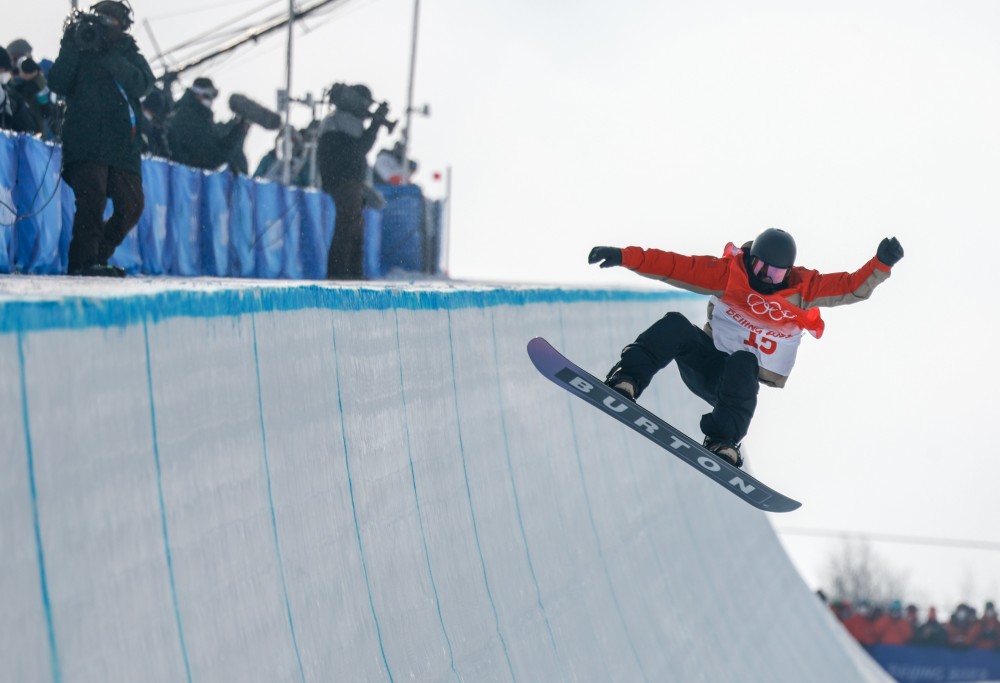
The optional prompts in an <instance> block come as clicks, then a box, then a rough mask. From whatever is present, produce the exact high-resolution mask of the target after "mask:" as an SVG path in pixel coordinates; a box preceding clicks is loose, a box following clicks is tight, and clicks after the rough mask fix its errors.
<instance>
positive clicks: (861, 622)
mask: <svg viewBox="0 0 1000 683" xmlns="http://www.w3.org/2000/svg"><path fill="white" fill-rule="evenodd" d="M869 612H870V610H869V608H868V603H867V602H865V601H864V600H862V601H860V602H859V603H858V606H857V607H852V606H851V604H850V603H849V602H847V603H845V605H844V628H846V629H847V632H848V633H850V634H851V635H852V636H854V639H855V640H856V641H858V642H859V643H861V644H862V645H864V646H866V647H867V646H869V645H874V644H875V634H874V632H873V631H872V622H871V619H869V618H868V615H869Z"/></svg>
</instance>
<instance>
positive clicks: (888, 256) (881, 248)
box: [875, 237, 903, 268]
mask: <svg viewBox="0 0 1000 683" xmlns="http://www.w3.org/2000/svg"><path fill="white" fill-rule="evenodd" d="M875 257H876V258H877V259H878V260H879V261H881V262H882V263H884V264H885V265H887V266H889V267H890V268H892V267H893V266H894V265H896V264H897V263H899V260H900V259H901V258H903V245H902V244H900V243H899V240H897V239H896V238H895V237H892V238H889V237H886V238H885V239H884V240H882V242H880V243H879V245H878V251H876V252H875Z"/></svg>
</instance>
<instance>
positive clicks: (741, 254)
mask: <svg viewBox="0 0 1000 683" xmlns="http://www.w3.org/2000/svg"><path fill="white" fill-rule="evenodd" d="M795 251H796V250H795V241H794V240H793V239H792V236H791V235H790V234H788V233H787V232H785V231H784V230H779V229H777V228H768V229H767V230H765V231H764V232H762V233H760V234H759V235H758V236H757V238H756V239H755V240H753V242H747V243H746V244H744V245H743V246H742V247H737V246H735V245H734V244H732V243H730V244H728V245H726V250H725V253H724V254H723V255H722V257H721V258H716V257H714V256H682V255H681V254H675V253H672V252H668V251H660V250H657V249H642V248H640V247H626V248H624V249H619V248H617V247H594V248H593V249H591V251H590V256H589V258H588V260H589V262H590V263H600V266H601V268H610V267H612V266H624V267H626V268H628V269H630V270H634V271H635V272H637V273H639V274H640V275H643V276H645V277H649V278H652V279H655V280H661V281H663V282H667V283H669V284H671V285H674V286H676V287H680V288H681V289H687V290H690V291H692V292H697V293H699V294H710V295H711V298H710V300H709V304H708V322H707V323H706V325H705V327H704V329H699V328H697V327H695V326H694V325H693V324H692V323H691V322H690V321H688V319H687V318H685V317H684V316H683V315H682V314H680V313H677V312H670V313H667V314H666V315H665V316H664V317H663V318H661V319H660V320H657V321H656V322H655V323H653V325H652V326H650V328H649V329H647V330H646V331H645V332H643V333H642V334H640V335H639V336H638V337H637V338H636V340H635V342H633V343H632V344H629V345H628V346H626V347H625V348H624V349H622V353H621V360H620V361H618V363H616V364H615V365H614V367H612V368H611V370H610V371H609V372H608V375H607V379H606V380H605V383H606V384H607V385H608V386H610V387H611V388H613V389H614V390H615V391H617V392H618V393H620V394H622V395H623V396H625V397H626V398H628V399H630V400H632V401H635V400H636V399H638V398H639V396H640V395H641V394H642V392H643V390H644V389H645V388H646V387H647V386H649V383H650V381H651V380H652V379H653V375H655V374H656V373H657V372H658V371H659V370H662V369H663V368H665V367H666V366H667V365H668V364H669V363H670V361H676V362H677V369H678V370H679V372H680V376H681V379H682V380H683V381H684V384H686V385H687V387H688V388H689V389H690V390H691V391H692V392H693V393H694V394H695V395H697V396H699V397H700V398H702V399H704V400H705V401H707V402H708V403H709V405H711V406H712V407H713V410H712V412H710V413H707V414H705V415H703V416H702V418H701V424H700V426H701V431H702V432H703V433H704V434H705V442H704V444H705V448H707V449H708V450H710V451H712V452H713V453H715V454H716V455H719V456H721V457H724V458H726V459H727V460H729V461H730V462H731V463H733V464H734V465H736V466H737V467H740V466H742V464H743V457H742V455H741V454H740V442H741V441H742V440H743V437H744V436H746V434H747V431H749V429H750V421H751V419H752V418H753V414H754V410H755V409H756V407H757V388H758V383H760V384H766V385H768V386H772V387H783V386H784V385H785V381H786V380H787V379H788V375H789V373H790V372H791V370H792V366H793V365H794V364H795V355H796V353H797V351H798V346H799V342H800V341H801V339H802V334H803V332H806V331H808V332H809V333H810V334H812V335H813V336H815V337H816V338H819V337H820V336H821V335H822V334H823V320H822V319H821V318H820V314H819V310H818V307H821V306H840V305H844V304H850V303H855V302H857V301H862V300H864V299H867V298H868V297H869V296H870V295H871V293H872V290H874V289H875V287H876V286H878V285H879V284H881V283H882V282H885V280H886V279H888V277H889V274H890V270H891V269H892V267H893V266H894V265H896V263H897V262H898V261H899V260H900V259H901V258H903V247H902V246H901V245H900V243H899V240H897V239H896V238H895V237H891V238H890V237H886V238H885V239H883V240H882V242H881V243H880V244H879V246H878V250H877V252H876V254H875V257H874V258H872V259H871V260H870V261H868V262H867V263H866V264H865V265H863V266H862V267H861V268H860V269H858V270H856V271H855V272H853V273H830V274H820V273H819V272H817V271H815V270H808V269H806V268H802V267H799V266H795Z"/></svg>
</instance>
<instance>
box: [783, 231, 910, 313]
mask: <svg viewBox="0 0 1000 683" xmlns="http://www.w3.org/2000/svg"><path fill="white" fill-rule="evenodd" d="M902 258H903V246H902V245H901V244H900V243H899V240H898V239H896V238H895V237H891V238H890V237H886V238H885V239H883V240H882V242H881V243H880V244H879V245H878V250H877V251H876V254H875V257H874V258H872V259H871V260H869V261H868V262H867V263H866V264H865V265H863V266H861V268H859V269H858V270H856V271H854V272H853V273H827V274H820V273H818V272H816V271H815V270H805V269H799V268H796V269H794V271H793V273H794V274H795V275H797V277H798V279H799V281H800V283H801V285H800V286H801V291H802V294H801V299H802V300H801V302H798V301H796V302H795V303H796V304H797V305H799V306H801V307H802V308H807V309H808V308H815V307H818V306H823V307H831V306H844V305H846V304H853V303H857V302H859V301H864V300H865V299H867V298H868V297H870V296H871V294H872V292H873V291H874V290H875V288H876V287H877V286H878V285H880V284H882V283H883V282H885V281H886V280H888V279H889V275H890V271H891V270H892V267H893V266H894V265H896V264H897V263H899V261H900V259H902ZM790 299H791V297H790Z"/></svg>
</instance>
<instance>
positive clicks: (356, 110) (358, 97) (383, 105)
mask: <svg viewBox="0 0 1000 683" xmlns="http://www.w3.org/2000/svg"><path fill="white" fill-rule="evenodd" d="M330 103H331V104H332V105H333V106H335V107H336V108H337V109H343V110H344V111H346V112H349V113H351V114H354V115H355V116H357V117H358V118H361V119H367V118H372V119H373V121H374V122H375V123H377V124H379V125H382V126H385V128H386V130H388V131H389V133H390V134H392V132H393V131H394V130H395V129H396V124H397V123H398V121H390V120H389V119H387V118H386V114H388V112H389V104H388V103H387V102H380V103H379V106H378V109H377V110H376V111H375V112H371V111H369V109H371V106H372V105H373V104H375V100H374V99H373V98H372V92H371V90H369V89H368V86H365V85H361V84H357V85H347V84H345V83H334V84H333V85H332V86H330Z"/></svg>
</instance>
